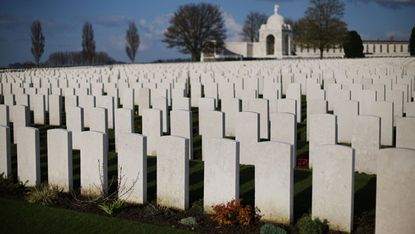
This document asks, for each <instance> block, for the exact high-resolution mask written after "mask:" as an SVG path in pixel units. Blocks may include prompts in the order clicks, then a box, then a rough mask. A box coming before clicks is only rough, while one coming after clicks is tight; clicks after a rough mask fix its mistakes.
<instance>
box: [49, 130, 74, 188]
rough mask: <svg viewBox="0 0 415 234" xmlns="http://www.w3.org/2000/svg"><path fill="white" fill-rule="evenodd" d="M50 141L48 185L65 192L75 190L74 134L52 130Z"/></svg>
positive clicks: (50, 131)
mask: <svg viewBox="0 0 415 234" xmlns="http://www.w3.org/2000/svg"><path fill="white" fill-rule="evenodd" d="M47 139H48V183H49V184H50V185H56V186H59V187H60V188H62V189H63V190H64V191H65V192H68V191H72V189H73V174H72V173H73V169H72V133H71V132H70V131H67V130H65V129H50V130H48V131H47Z"/></svg>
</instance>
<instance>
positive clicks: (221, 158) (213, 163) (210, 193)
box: [203, 138, 239, 213]
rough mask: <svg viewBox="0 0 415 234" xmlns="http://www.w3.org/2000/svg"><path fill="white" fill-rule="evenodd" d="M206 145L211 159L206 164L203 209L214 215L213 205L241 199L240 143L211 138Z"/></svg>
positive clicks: (207, 159) (208, 158) (206, 160)
mask: <svg viewBox="0 0 415 234" xmlns="http://www.w3.org/2000/svg"><path fill="white" fill-rule="evenodd" d="M204 144H205V145H206V150H205V152H206V153H207V154H208V155H209V157H207V158H206V159H205V164H204V165H205V167H204V178H205V179H204V186H203V207H204V210H205V212H207V213H212V212H213V210H212V206H213V205H217V204H222V203H226V202H229V201H231V200H234V199H238V198H239V142H237V141H233V140H228V139H218V138H210V139H207V140H206V141H205V143H204ZM218 191H220V192H218Z"/></svg>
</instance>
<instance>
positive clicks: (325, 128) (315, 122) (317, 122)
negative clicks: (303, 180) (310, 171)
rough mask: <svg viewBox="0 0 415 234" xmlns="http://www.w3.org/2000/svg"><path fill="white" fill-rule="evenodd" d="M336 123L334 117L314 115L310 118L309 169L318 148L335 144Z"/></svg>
mask: <svg viewBox="0 0 415 234" xmlns="http://www.w3.org/2000/svg"><path fill="white" fill-rule="evenodd" d="M336 123H337V120H336V116H335V115H330V114H315V115H311V116H310V153H309V166H310V167H313V158H314V156H315V155H316V153H317V150H318V148H319V147H320V146H322V145H334V144H336V142H337V128H336Z"/></svg>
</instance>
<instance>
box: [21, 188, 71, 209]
mask: <svg viewBox="0 0 415 234" xmlns="http://www.w3.org/2000/svg"><path fill="white" fill-rule="evenodd" d="M62 192H63V190H62V189H60V188H59V187H57V186H49V185H46V184H42V185H40V186H36V187H34V188H33V189H32V190H31V191H30V192H29V193H28V195H27V197H26V199H27V201H28V202H29V203H35V204H39V205H42V206H50V205H53V204H56V202H57V201H58V199H59V195H60V194H61V193H62Z"/></svg>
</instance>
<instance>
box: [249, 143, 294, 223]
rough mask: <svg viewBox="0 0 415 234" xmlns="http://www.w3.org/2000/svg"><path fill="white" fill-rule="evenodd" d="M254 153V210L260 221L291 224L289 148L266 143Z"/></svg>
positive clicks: (292, 195)
mask: <svg viewBox="0 0 415 234" xmlns="http://www.w3.org/2000/svg"><path fill="white" fill-rule="evenodd" d="M255 149H256V152H257V155H256V158H255V206H256V207H258V209H259V210H261V215H262V217H261V219H262V220H266V221H271V222H278V223H284V224H290V223H291V221H292V220H293V216H294V212H293V211H294V209H293V207H294V169H293V165H292V163H293V151H292V145H290V144H286V143H281V142H273V141H269V142H261V143H258V144H257V145H256V147H255Z"/></svg>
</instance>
